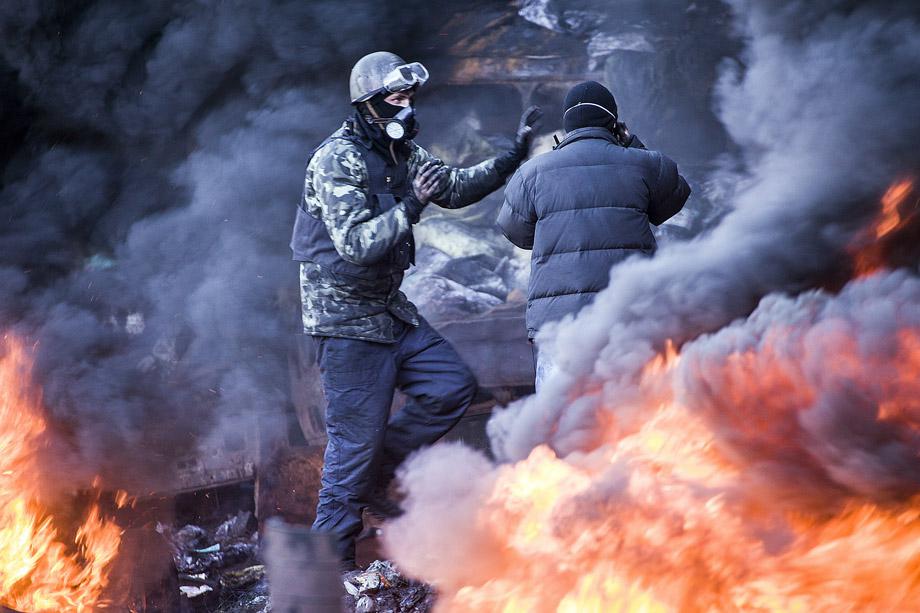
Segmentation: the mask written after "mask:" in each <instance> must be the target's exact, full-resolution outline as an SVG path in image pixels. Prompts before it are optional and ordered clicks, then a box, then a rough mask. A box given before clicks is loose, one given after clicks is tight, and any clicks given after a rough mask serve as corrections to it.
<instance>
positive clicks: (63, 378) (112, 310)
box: [0, 0, 511, 488]
mask: <svg viewBox="0 0 920 613" xmlns="http://www.w3.org/2000/svg"><path fill="white" fill-rule="evenodd" d="M481 4H483V5H488V4H489V3H481ZM491 4H496V3H494V2H493V3H491ZM422 7H425V10H421V8H422ZM436 13H438V11H437V10H434V9H432V7H431V6H430V3H423V2H414V1H411V0H410V1H409V2H403V3H400V5H399V7H393V6H388V5H387V4H386V3H375V2H361V1H345V2H340V1H335V2H331V1H322V2H302V1H299V0H298V1H277V2H271V3H252V2H223V1H213V2H212V1H206V2H184V1H174V2H159V3H125V2H119V1H105V0H103V1H98V2H52V1H43V2H31V1H28V2H25V1H24V2H5V3H3V6H2V7H0V84H2V85H3V88H4V92H3V98H2V100H3V105H4V106H3V122H2V123H3V136H4V137H5V138H4V143H3V146H2V148H0V164H2V166H0V172H2V175H0V176H2V179H0V181H2V184H0V187H2V192H0V219H2V220H3V221H2V225H0V329H2V330H4V331H7V330H12V331H14V332H16V333H17V334H18V335H20V336H21V337H23V338H25V339H26V341H27V342H28V343H30V344H32V343H35V344H36V345H35V346H36V366H37V368H36V376H37V379H38V383H39V384H40V385H41V386H42V388H43V390H44V401H45V404H46V406H47V407H48V409H49V411H50V412H51V413H52V415H53V420H52V421H53V423H54V425H55V427H56V428H57V429H59V430H60V431H61V432H62V433H63V434H64V435H65V436H64V437H63V439H64V440H65V441H67V444H66V445H65V447H66V449H62V450H60V454H59V455H60V456H61V457H62V458H63V459H62V460H61V464H62V466H61V468H66V470H61V471H60V475H61V478H62V480H65V481H74V480H76V481H77V482H85V480H86V479H89V478H91V477H92V475H93V474H96V473H101V474H102V475H103V476H104V477H105V479H106V482H107V484H109V485H111V486H119V485H121V486H135V487H145V488H146V487H159V486H162V485H163V480H164V479H168V475H169V472H168V470H166V469H168V468H169V466H171V464H172V463H173V462H174V460H175V458H176V457H177V455H184V454H186V453H188V452H190V451H192V450H194V448H195V444H196V438H197V437H198V436H199V435H201V434H202V433H208V432H216V433H218V435H219V434H220V432H221V431H222V430H234V429H235V430H239V429H240V428H241V427H242V426H241V425H240V423H239V422H236V421H234V419H235V418H234V416H237V415H242V416H247V417H252V416H253V415H255V414H256V413H258V412H259V411H261V410H265V409H267V408H273V409H277V408H278V407H279V406H284V405H285V403H287V402H289V400H288V365H287V351H288V347H289V344H290V343H291V342H292V339H293V338H294V335H296V333H297V332H298V329H299V324H298V321H299V311H298V305H297V297H296V288H297V277H296V267H295V266H294V265H293V263H292V262H290V252H289V250H288V248H287V242H288V240H289V238H290V229H291V224H292V220H293V214H294V206H295V204H296V202H297V199H298V197H299V195H300V190H301V182H302V180H303V165H304V162H305V160H306V156H307V155H308V154H309V152H310V150H311V149H312V148H313V147H314V146H315V145H316V144H318V143H319V142H320V141H321V140H322V139H323V138H324V137H325V136H326V135H327V134H329V133H330V132H332V131H333V130H334V129H335V128H336V127H337V126H338V125H339V123H340V122H341V121H342V119H343V118H344V116H345V115H346V114H347V113H349V112H350V109H349V107H348V104H347V102H348V98H347V79H348V71H349V69H350V67H351V65H352V64H353V62H354V61H355V60H356V59H357V58H359V57H360V56H362V55H364V54H365V53H368V52H371V51H375V50H379V49H392V50H394V51H398V52H401V53H403V54H404V55H406V56H412V57H413V58H414V59H420V60H422V61H426V62H430V61H431V59H432V56H431V54H430V53H428V55H426V54H425V52H423V48H424V47H425V46H429V47H430V45H428V43H426V42H425V41H424V40H423V39H422V37H421V36H420V35H419V33H424V34H425V35H428V36H435V35H436V32H437V28H436V27H434V26H435V25H437V24H438V23H440V21H438V20H440V19H443V17H432V15H433V14H436ZM441 77H443V75H441ZM510 129H511V126H509V131H510ZM246 423H247V424H249V423H251V422H246ZM247 427H248V426H247ZM66 465H69V466H66Z"/></svg>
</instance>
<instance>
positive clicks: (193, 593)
mask: <svg viewBox="0 0 920 613" xmlns="http://www.w3.org/2000/svg"><path fill="white" fill-rule="evenodd" d="M213 589H214V588H212V587H211V586H210V585H199V586H193V585H183V586H181V587H179V591H180V592H182V595H183V596H185V597H186V598H198V597H199V596H201V595H202V594H207V593H208V592H210V591H212V590H213Z"/></svg>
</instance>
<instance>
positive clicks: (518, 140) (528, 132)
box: [514, 106, 543, 160]
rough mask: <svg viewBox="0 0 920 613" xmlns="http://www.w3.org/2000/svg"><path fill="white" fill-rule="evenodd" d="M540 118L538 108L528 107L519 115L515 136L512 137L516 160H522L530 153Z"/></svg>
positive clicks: (541, 115)
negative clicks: (519, 119)
mask: <svg viewBox="0 0 920 613" xmlns="http://www.w3.org/2000/svg"><path fill="white" fill-rule="evenodd" d="M542 117H543V110H542V109H541V108H540V107H538V106H531V107H529V108H528V109H527V110H526V111H524V113H523V114H522V115H521V121H520V123H519V124H518V129H517V134H515V135H514V152H515V154H517V156H518V159H521V160H523V159H524V158H526V157H527V154H528V153H530V145H531V143H533V137H534V135H535V134H536V127H537V126H538V125H539V124H540V119H541V118H542Z"/></svg>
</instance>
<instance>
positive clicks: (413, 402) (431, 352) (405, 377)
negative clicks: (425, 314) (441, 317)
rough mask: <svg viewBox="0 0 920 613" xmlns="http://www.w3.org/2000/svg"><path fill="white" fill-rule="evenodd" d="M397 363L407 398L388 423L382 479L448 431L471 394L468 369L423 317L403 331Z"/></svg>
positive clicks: (471, 378)
mask: <svg viewBox="0 0 920 613" xmlns="http://www.w3.org/2000/svg"><path fill="white" fill-rule="evenodd" d="M397 367H398V371H397V376H396V382H397V385H398V386H399V389H400V390H402V391H403V392H404V393H405V394H406V395H407V396H408V397H409V400H408V401H407V402H406V404H405V406H403V407H402V408H401V409H400V410H399V411H398V412H397V413H396V415H394V416H393V417H392V418H391V419H390V422H389V423H388V424H387V431H386V437H385V440H384V453H385V456H384V464H383V469H382V471H381V483H382V484H385V483H387V482H388V481H389V480H390V479H392V476H393V474H395V471H396V468H397V467H398V466H399V464H401V463H402V461H403V460H405V459H406V456H408V455H409V454H410V453H412V452H413V451H415V450H417V449H419V448H420V447H423V446H425V445H430V444H432V443H434V442H435V441H436V440H438V439H439V438H441V437H442V436H443V435H444V434H445V433H446V432H447V431H448V430H450V429H451V428H452V427H453V426H454V425H455V424H456V423H457V422H458V421H459V420H460V418H461V417H462V416H463V414H464V413H465V412H466V410H467V409H468V408H469V406H470V404H471V403H472V402H473V397H474V396H475V395H476V378H475V377H474V376H473V373H472V372H470V369H469V368H468V367H467V366H466V364H464V362H463V360H462V359H461V358H460V356H459V355H458V354H457V352H456V351H455V350H454V348H453V347H451V345H450V343H448V342H447V341H446V340H444V337H442V336H441V335H440V334H438V333H437V332H436V331H435V330H434V329H433V328H432V327H431V326H430V325H429V324H428V322H426V321H425V320H424V319H423V320H422V321H421V324H420V325H419V326H418V327H417V328H409V329H408V330H407V331H406V333H405V337H404V338H403V339H402V342H401V343H400V345H399V351H398V353H397Z"/></svg>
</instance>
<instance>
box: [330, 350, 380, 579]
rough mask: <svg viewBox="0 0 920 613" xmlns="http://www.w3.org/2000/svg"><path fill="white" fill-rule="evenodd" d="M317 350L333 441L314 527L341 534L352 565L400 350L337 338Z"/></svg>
mask: <svg viewBox="0 0 920 613" xmlns="http://www.w3.org/2000/svg"><path fill="white" fill-rule="evenodd" d="M317 350H318V358H319V365H320V374H321V377H322V382H323V390H324V392H325V395H326V433H327V435H328V439H329V440H328V442H327V443H326V453H325V456H324V464H323V475H322V485H321V487H320V492H319V504H318V505H317V508H316V521H315V522H314V523H313V529H314V530H315V531H317V532H332V533H334V534H335V535H336V539H337V546H338V549H339V555H340V556H341V558H342V561H343V566H348V565H353V564H354V560H355V537H356V536H357V535H358V534H359V533H360V532H361V528H362V521H361V511H362V509H363V507H364V506H365V504H366V503H365V500H366V499H367V497H368V493H369V492H370V490H371V489H372V488H373V487H374V486H375V485H376V482H377V479H378V477H379V472H380V463H381V459H382V458H381V456H382V452H383V442H384V434H385V430H386V423H387V418H388V416H389V410H390V405H391V403H392V400H393V390H394V388H395V385H396V361H395V353H396V352H395V349H394V347H393V346H392V345H385V344H382V343H372V342H369V341H359V340H351V339H343V338H332V337H326V338H322V339H321V340H320V342H319V343H318V348H317Z"/></svg>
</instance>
